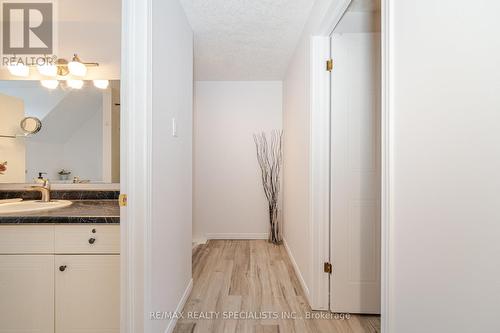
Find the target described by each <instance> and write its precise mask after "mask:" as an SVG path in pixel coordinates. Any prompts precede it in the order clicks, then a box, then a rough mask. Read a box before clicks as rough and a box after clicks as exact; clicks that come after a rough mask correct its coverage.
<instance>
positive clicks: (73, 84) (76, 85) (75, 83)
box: [66, 80, 83, 89]
mask: <svg viewBox="0 0 500 333" xmlns="http://www.w3.org/2000/svg"><path fill="white" fill-rule="evenodd" d="M66 82H67V83H68V87H70V88H73V89H82V87H83V81H82V80H68V81H66Z"/></svg>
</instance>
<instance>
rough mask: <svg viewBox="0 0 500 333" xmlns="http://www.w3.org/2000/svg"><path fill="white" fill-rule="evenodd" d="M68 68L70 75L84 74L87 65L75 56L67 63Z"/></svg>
mask: <svg viewBox="0 0 500 333" xmlns="http://www.w3.org/2000/svg"><path fill="white" fill-rule="evenodd" d="M68 69H69V72H70V73H71V75H74V76H85V75H86V74H87V66H85V64H82V63H81V62H80V61H79V60H78V59H75V58H73V61H71V62H70V63H69V64H68Z"/></svg>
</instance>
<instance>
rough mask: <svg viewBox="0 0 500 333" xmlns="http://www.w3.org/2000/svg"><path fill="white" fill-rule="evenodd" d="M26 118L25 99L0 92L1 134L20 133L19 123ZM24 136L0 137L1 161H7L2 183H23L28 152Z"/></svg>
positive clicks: (0, 177)
mask: <svg viewBox="0 0 500 333" xmlns="http://www.w3.org/2000/svg"><path fill="white" fill-rule="evenodd" d="M23 118H24V104H23V100H22V99H19V98H16V97H12V96H7V95H4V94H0V135H16V134H20V132H21V129H20V126H19V123H20V122H21V120H22V119H23ZM25 149H26V148H25V144H24V139H23V138H16V139H11V138H0V163H3V162H6V161H7V171H5V172H4V174H3V175H0V183H23V182H24V172H25V168H26V157H25V156H26V153H25Z"/></svg>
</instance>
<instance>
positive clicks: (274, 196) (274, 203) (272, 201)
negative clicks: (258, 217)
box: [253, 130, 283, 244]
mask: <svg viewBox="0 0 500 333" xmlns="http://www.w3.org/2000/svg"><path fill="white" fill-rule="evenodd" d="M253 140H254V142H255V148H256V149H257V161H258V162H259V166H260V170H261V176H262V186H263V188H264V193H265V195H266V199H267V201H268V205H269V223H270V231H269V242H272V243H274V244H281V242H282V240H283V237H282V231H281V220H280V197H279V195H280V190H281V180H280V175H281V168H282V163H283V131H278V130H274V131H272V132H271V135H270V138H269V140H268V138H267V136H266V133H264V132H262V133H260V134H254V135H253Z"/></svg>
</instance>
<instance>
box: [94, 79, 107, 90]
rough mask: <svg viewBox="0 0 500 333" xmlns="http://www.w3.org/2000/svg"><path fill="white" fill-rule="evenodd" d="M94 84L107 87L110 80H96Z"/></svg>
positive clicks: (98, 86) (101, 87)
mask: <svg viewBox="0 0 500 333" xmlns="http://www.w3.org/2000/svg"><path fill="white" fill-rule="evenodd" d="M94 86H95V87H96V88H99V89H106V88H108V86H109V81H108V80H94Z"/></svg>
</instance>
